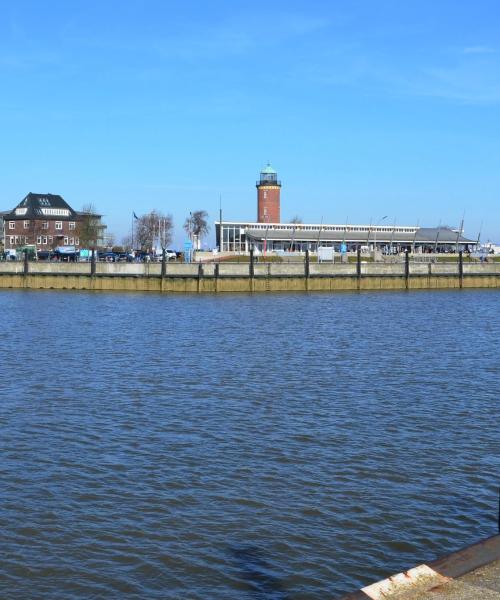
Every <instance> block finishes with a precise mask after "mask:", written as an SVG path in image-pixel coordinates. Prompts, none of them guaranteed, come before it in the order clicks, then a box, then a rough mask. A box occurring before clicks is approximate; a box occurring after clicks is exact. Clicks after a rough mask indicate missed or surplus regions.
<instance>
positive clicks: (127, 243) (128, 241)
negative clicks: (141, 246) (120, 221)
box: [122, 234, 132, 251]
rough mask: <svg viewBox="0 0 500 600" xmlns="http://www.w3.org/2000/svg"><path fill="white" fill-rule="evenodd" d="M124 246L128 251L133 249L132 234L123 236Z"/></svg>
mask: <svg viewBox="0 0 500 600" xmlns="http://www.w3.org/2000/svg"><path fill="white" fill-rule="evenodd" d="M122 246H123V248H124V249H125V250H126V251H129V250H132V236H131V235H130V234H128V235H126V236H124V237H123V238H122Z"/></svg>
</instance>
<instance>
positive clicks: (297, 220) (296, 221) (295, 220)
mask: <svg viewBox="0 0 500 600" xmlns="http://www.w3.org/2000/svg"><path fill="white" fill-rule="evenodd" d="M303 222H304V221H302V217H299V215H295V216H294V217H292V218H291V219H290V223H293V224H294V225H298V224H299V223H303Z"/></svg>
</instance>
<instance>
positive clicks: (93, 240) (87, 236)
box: [75, 204, 103, 250]
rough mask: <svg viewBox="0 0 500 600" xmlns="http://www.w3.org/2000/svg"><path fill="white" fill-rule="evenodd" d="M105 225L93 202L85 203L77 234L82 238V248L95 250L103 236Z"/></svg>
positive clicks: (77, 226)
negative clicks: (102, 223)
mask: <svg viewBox="0 0 500 600" xmlns="http://www.w3.org/2000/svg"><path fill="white" fill-rule="evenodd" d="M102 230H103V225H101V217H100V215H98V214H97V212H96V209H95V207H94V205H93V204H85V205H84V207H83V209H82V211H81V213H80V214H79V216H78V221H77V225H76V232H75V235H76V237H78V238H79V239H80V248H88V249H89V250H95V249H96V248H97V246H98V244H99V241H100V239H101V237H102Z"/></svg>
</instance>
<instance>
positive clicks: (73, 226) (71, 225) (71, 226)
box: [69, 221, 76, 231]
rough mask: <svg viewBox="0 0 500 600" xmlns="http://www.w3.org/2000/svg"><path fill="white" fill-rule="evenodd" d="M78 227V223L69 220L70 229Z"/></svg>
mask: <svg viewBox="0 0 500 600" xmlns="http://www.w3.org/2000/svg"><path fill="white" fill-rule="evenodd" d="M75 228H76V223H75V222H74V221H70V222H69V230H70V231H74V230H75Z"/></svg>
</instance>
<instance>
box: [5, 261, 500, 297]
mask: <svg viewBox="0 0 500 600" xmlns="http://www.w3.org/2000/svg"><path fill="white" fill-rule="evenodd" d="M161 267H162V265H161V264H154V263H153V264H151V263H145V264H120V263H118V264H115V263H98V264H96V265H95V275H92V274H91V266H90V264H89V263H57V264H55V263H40V262H37V263H29V264H28V265H27V267H26V265H25V264H24V263H22V262H13V263H0V288H19V289H23V288H24V289H77V290H116V291H141V292H143V291H151V292H166V293H216V292H281V291H332V292H333V291H341V290H402V289H446V288H498V287H500V264H495V263H487V264H477V263H464V264H463V265H461V266H460V265H458V264H457V263H428V264H423V263H410V264H408V265H405V264H404V263H397V264H383V263H382V264H380V263H377V264H374V263H361V264H360V265H359V267H360V268H359V271H358V265H356V264H325V263H323V264H315V263H312V264H310V265H308V269H306V268H305V266H304V265H303V264H293V263H292V264H283V263H257V264H255V265H253V268H252V267H251V266H250V265H249V264H248V263H241V264H234V263H233V264H227V263H226V264H224V263H222V264H204V265H201V264H178V263H176V264H168V265H167V268H166V271H165V275H164V276H163V277H162V272H161ZM252 271H253V273H252Z"/></svg>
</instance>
